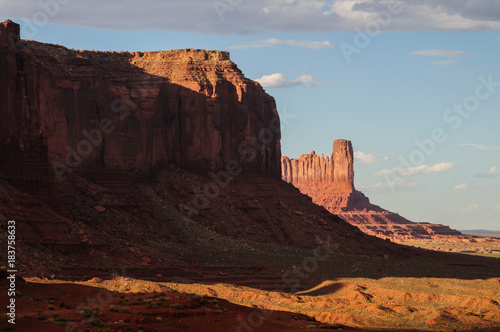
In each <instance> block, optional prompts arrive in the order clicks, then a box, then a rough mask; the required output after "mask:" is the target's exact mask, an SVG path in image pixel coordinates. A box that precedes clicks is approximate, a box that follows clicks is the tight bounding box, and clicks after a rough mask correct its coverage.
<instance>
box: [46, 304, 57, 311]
mask: <svg viewBox="0 0 500 332" xmlns="http://www.w3.org/2000/svg"><path fill="white" fill-rule="evenodd" d="M47 309H49V310H56V307H54V306H53V305H52V304H49V306H48V307H47Z"/></svg>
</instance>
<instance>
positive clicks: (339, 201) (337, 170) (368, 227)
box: [281, 140, 461, 239]
mask: <svg viewBox="0 0 500 332" xmlns="http://www.w3.org/2000/svg"><path fill="white" fill-rule="evenodd" d="M281 163H282V172H283V174H282V179H283V180H284V181H286V182H289V183H292V184H293V185H294V186H296V187H297V188H299V189H300V191H301V192H302V193H304V194H306V195H308V196H310V197H311V198H312V200H313V202H314V203H316V204H318V205H321V206H324V207H325V208H326V209H327V210H328V211H330V212H332V213H334V214H336V215H338V216H340V217H341V218H342V219H344V220H345V221H347V222H349V223H351V224H353V225H355V226H357V227H358V228H360V229H361V230H362V231H363V232H365V233H367V234H370V235H376V236H379V237H383V238H395V239H397V238H399V239H411V238H431V237H446V236H457V235H461V233H460V232H458V231H456V230H453V229H450V228H449V227H448V226H443V225H434V224H428V223H414V222H411V221H410V220H408V219H406V218H404V217H402V216H400V215H399V214H397V213H393V212H390V211H387V210H384V209H382V208H381V207H380V206H377V205H374V204H371V203H370V200H369V199H368V197H366V196H365V195H364V194H363V193H362V192H360V191H358V190H356V189H355V188H354V154H353V149H352V144H351V142H350V141H348V140H336V141H335V142H334V143H333V153H332V154H331V156H330V157H324V156H323V155H322V156H321V157H319V156H317V155H316V153H315V152H314V151H313V152H311V153H310V154H306V155H301V156H300V157H299V159H290V158H288V157H286V156H283V157H282V158H281Z"/></svg>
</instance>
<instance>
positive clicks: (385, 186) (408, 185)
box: [356, 182, 418, 191]
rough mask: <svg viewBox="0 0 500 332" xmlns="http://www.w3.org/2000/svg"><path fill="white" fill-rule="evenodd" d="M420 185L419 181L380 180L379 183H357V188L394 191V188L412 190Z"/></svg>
mask: <svg viewBox="0 0 500 332" xmlns="http://www.w3.org/2000/svg"><path fill="white" fill-rule="evenodd" d="M417 187H418V183H417V182H399V183H394V184H391V183H387V182H380V183H377V184H368V185H364V184H356V188H358V189H361V190H366V191H394V190H411V189H415V188H417Z"/></svg>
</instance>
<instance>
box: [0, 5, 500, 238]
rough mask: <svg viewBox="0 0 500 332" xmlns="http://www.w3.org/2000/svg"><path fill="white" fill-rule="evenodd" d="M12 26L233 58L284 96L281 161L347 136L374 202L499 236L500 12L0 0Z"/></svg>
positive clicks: (33, 35) (44, 36)
mask: <svg viewBox="0 0 500 332" xmlns="http://www.w3.org/2000/svg"><path fill="white" fill-rule="evenodd" d="M7 18H10V19H12V20H14V21H16V22H18V23H20V24H21V25H22V37H23V38H27V39H34V40H38V41H42V42H49V43H57V44H61V45H64V46H67V47H70V48H77V49H96V50H115V51H121V50H129V51H136V50H141V51H148V50H168V49H178V48H204V49H218V50H228V51H230V52H231V59H232V60H233V61H234V62H236V63H237V64H238V66H239V68H240V69H241V70H242V71H243V72H244V74H245V75H246V76H247V77H249V78H251V79H255V80H258V81H259V82H261V84H262V85H263V86H264V87H265V89H266V91H267V92H268V93H269V94H271V95H272V96H274V97H275V99H276V102H277V105H278V110H279V111H280V113H281V115H282V130H283V136H282V153H283V155H288V156H289V157H298V156H299V155H300V154H303V153H309V152H311V151H312V150H315V151H316V153H317V154H322V153H324V154H330V153H331V150H332V143H333V141H334V140H335V139H339V138H344V139H349V140H351V141H352V142H353V145H354V150H355V151H356V157H357V158H356V164H355V174H356V187H357V188H358V189H359V190H361V191H363V192H364V193H365V194H367V196H369V197H370V199H371V201H372V202H373V203H375V204H378V205H380V206H382V207H384V208H386V209H389V210H392V211H394V212H398V213H400V214H401V215H403V216H405V217H407V218H409V219H410V220H413V221H423V222H432V223H442V224H446V225H450V226H452V227H454V228H457V229H477V228H483V229H500V130H499V128H500V65H499V62H498V59H499V54H500V2H498V1H493V0H476V1H471V0H437V1H432V2H429V1H424V0H421V1H420V0H416V1H392V0H391V1H389V0H388V1H374V0H359V1H356V0H335V1H321V0H303V1H296V0H254V1H249V0H214V1H201V0H186V1H183V2H173V1H167V2H165V1H159V0H145V1H142V2H141V4H140V8H139V7H138V5H137V2H133V1H130V0H123V1H107V2H106V3H105V4H103V3H102V1H97V0H88V1H80V0H42V1H40V2H34V1H28V0H18V1H15V2H11V1H9V2H7V1H6V0H0V20H2V21H3V20H4V19H7ZM433 132H434V136H433ZM402 160H403V161H402Z"/></svg>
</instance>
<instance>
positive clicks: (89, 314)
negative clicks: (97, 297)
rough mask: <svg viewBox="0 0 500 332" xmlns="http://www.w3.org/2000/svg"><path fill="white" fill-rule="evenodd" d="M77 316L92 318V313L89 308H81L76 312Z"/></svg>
mask: <svg viewBox="0 0 500 332" xmlns="http://www.w3.org/2000/svg"><path fill="white" fill-rule="evenodd" d="M78 314H79V315H80V316H82V317H86V318H90V317H92V316H94V315H95V314H94V311H93V310H92V309H90V308H89V307H85V308H82V309H80V310H79V311H78Z"/></svg>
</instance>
